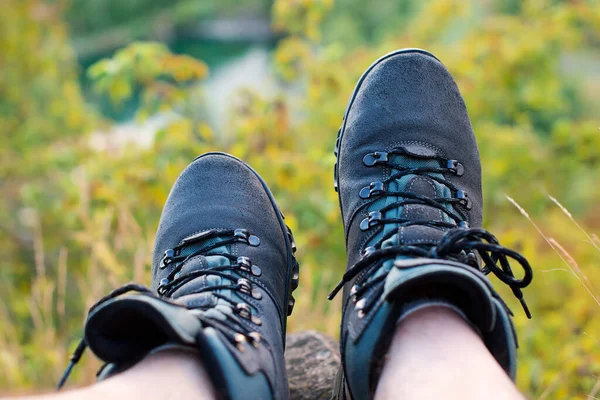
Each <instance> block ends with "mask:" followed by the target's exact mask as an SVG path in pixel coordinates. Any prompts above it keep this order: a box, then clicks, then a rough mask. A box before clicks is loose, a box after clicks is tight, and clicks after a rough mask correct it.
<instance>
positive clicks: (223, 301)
mask: <svg viewBox="0 0 600 400" xmlns="http://www.w3.org/2000/svg"><path fill="white" fill-rule="evenodd" d="M283 218H284V217H283V214H282V213H281V211H280V210H279V208H278V207H277V205H276V203H275V200H274V199H273V196H272V194H271V192H270V191H269V189H268V188H267V185H266V184H265V183H264V181H263V180H262V179H261V178H260V177H259V176H258V174H257V173H256V172H254V171H253V170H252V169H251V168H250V167H249V166H248V165H246V164H244V163H243V162H242V161H240V160H238V159H237V158H234V157H232V156H229V155H226V154H221V153H209V154H205V155H203V156H200V157H198V158H197V159H196V160H194V162H192V163H191V164H190V165H189V166H188V167H187V168H186V169H185V170H184V171H183V173H182V174H181V175H180V177H179V178H178V179H177V181H176V182H175V185H174V186H173V189H172V190H171V193H170V195H169V198H168V199H167V202H166V204H165V207H164V210H163V213H162V216H161V220H160V225H159V227H158V232H157V234H156V242H155V250H154V258H153V266H152V289H147V288H144V287H142V286H139V285H135V284H130V285H126V286H124V287H123V288H121V289H118V290H116V291H115V292H113V293H111V294H110V295H109V296H107V297H105V298H104V299H102V300H101V301H99V302H98V303H97V305H96V306H94V307H93V308H92V309H91V310H90V313H89V315H88V318H87V321H86V324H85V339H84V342H82V344H81V346H80V347H79V348H78V350H77V351H76V353H75V354H74V357H73V360H74V362H76V361H77V360H78V359H79V357H80V356H81V353H82V352H83V349H84V348H85V346H86V345H87V346H89V347H90V348H91V350H92V351H93V352H94V354H95V355H96V356H97V357H98V358H100V359H101V360H103V361H104V362H105V363H106V365H105V367H104V368H103V370H102V371H101V373H100V377H101V378H102V377H106V376H109V375H112V374H115V373H118V372H120V371H122V370H124V369H126V368H129V367H130V366H131V365H133V364H135V363H137V362H139V361H140V360H141V359H143V358H144V357H146V356H147V355H149V354H151V353H155V352H158V351H163V350H167V349H172V348H181V349H187V350H189V351H192V352H197V353H198V357H199V358H200V359H201V360H202V362H203V363H204V365H205V367H206V370H207V372H208V373H209V375H210V376H211V379H212V381H213V384H214V386H215V389H216V392H217V393H219V394H220V395H221V396H222V398H225V399H250V398H251V399H277V400H279V399H286V398H288V386H287V377H286V369H285V361H284V357H283V353H284V347H285V327H286V318H287V316H288V315H289V314H290V313H291V312H292V308H293V306H294V299H293V297H292V291H293V290H294V289H295V288H296V287H297V285H298V264H297V262H296V260H295V257H294V252H295V250H296V249H295V244H294V240H293V237H292V233H291V231H290V230H289V228H287V227H286V225H285V224H284V221H283ZM132 292H134V293H132ZM70 368H71V366H70V367H69V369H70ZM67 374H68V373H67ZM63 381H64V380H63ZM61 383H63V382H61Z"/></svg>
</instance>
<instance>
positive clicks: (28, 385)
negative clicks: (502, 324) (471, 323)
mask: <svg viewBox="0 0 600 400" xmlns="http://www.w3.org/2000/svg"><path fill="white" fill-rule="evenodd" d="M102 3H104V4H102ZM143 3H144V2H141V1H135V2H134V1H132V2H94V1H73V2H71V3H70V4H69V3H68V2H65V1H53V2H50V1H47V2H46V1H42V0H5V1H3V2H0V16H1V17H0V18H2V20H1V21H0V132H2V140H3V145H2V146H1V147H0V188H1V190H2V191H1V193H2V199H1V200H0V242H1V243H2V246H0V260H2V261H0V394H1V393H2V392H4V391H6V392H10V393H18V392H20V391H32V390H39V389H47V388H50V387H52V386H53V384H54V383H55V382H56V381H57V379H58V377H59V375H60V373H61V372H62V367H63V366H64V365H65V364H66V360H67V358H68V350H69V349H72V347H73V345H74V342H75V341H76V340H77V337H78V335H80V334H81V326H82V322H83V319H84V317H85V312H86V309H87V308H88V307H89V306H90V305H91V304H92V303H93V302H95V301H96V300H97V299H98V298H100V297H101V296H103V295H104V294H105V293H106V292H107V291H108V290H110V289H111V288H113V287H116V286H119V285H120V284H122V283H124V282H126V281H128V280H135V281H140V282H145V283H147V282H148V278H149V268H150V267H149V263H150V259H151V252H152V244H153V236H154V232H155V229H156V226H157V223H158V217H159V215H160V210H161V207H162V204H163V203H164V201H165V199H166V196H167V194H168V191H169V189H170V185H171V184H172V183H173V181H174V180H175V179H176V177H177V175H178V174H179V172H180V171H181V170H182V169H183V168H184V167H185V165H187V163H188V162H189V161H190V160H191V159H192V158H193V157H194V156H196V155H197V154H199V153H203V152H206V151H211V150H220V151H228V152H231V153H233V154H235V155H236V156H238V157H241V158H243V159H245V160H247V161H248V162H249V163H250V164H251V165H252V166H253V167H254V168H255V169H257V170H258V172H259V173H260V174H261V175H262V176H263V177H264V178H265V179H266V181H267V182H268V183H269V184H270V186H271V187H272V189H273V192H274V194H275V196H276V197H277V199H278V201H279V203H280V206H281V207H282V209H283V210H284V212H285V213H286V216H287V221H288V223H289V224H290V226H291V227H292V229H293V230H294V232H295V236H296V238H297V242H298V246H299V258H300V262H301V277H300V279H301V283H300V289H299V291H300V293H299V296H298V306H297V308H296V310H297V311H296V312H295V315H294V316H292V318H291V319H290V329H291V330H297V329H305V328H315V329H320V330H323V331H325V332H327V333H330V334H332V335H336V334H337V328H338V323H339V311H340V304H339V299H338V300H337V301H334V302H327V301H326V300H325V296H326V294H327V292H328V290H329V289H331V287H332V286H333V285H334V284H335V282H337V280H338V279H339V277H340V275H341V274H342V271H343V269H344V266H345V261H344V257H345V253H344V252H345V250H344V240H343V232H342V229H341V222H340V220H339V216H338V214H339V211H338V208H337V207H338V206H337V196H336V194H335V192H334V191H333V189H332V168H333V163H334V157H333V154H332V150H333V144H334V140H335V134H336V131H337V129H338V127H339V124H340V122H341V116H342V113H343V110H344V108H345V105H346V102H347V100H348V97H349V95H350V93H351V91H352V88H353V86H354V84H355V82H356V79H357V78H358V77H359V76H360V74H361V73H362V72H363V70H364V69H365V68H366V67H367V66H368V65H369V64H370V63H371V62H372V61H373V60H374V59H375V58H377V57H378V56H380V55H382V54H384V53H386V52H389V51H392V50H394V49H396V48H400V47H423V48H427V49H429V50H431V51H433V52H434V53H435V54H436V55H437V56H438V57H439V58H440V59H442V60H443V61H444V62H445V64H446V65H447V66H448V68H449V69H450V71H451V72H452V73H453V75H454V76H455V78H456V80H457V83H458V85H459V87H460V88H461V91H462V92H463V95H464V97H465V100H466V103H467V106H468V108H469V112H470V115H471V118H472V122H473V126H474V129H475V132H476V135H477V139H478V142H479V145H480V152H481V156H482V163H483V172H484V190H485V193H484V199H485V226H486V228H488V229H489V230H491V231H492V232H494V233H495V234H496V235H497V236H498V237H499V238H500V241H501V242H502V243H503V244H505V245H507V246H511V247H513V248H515V249H517V250H519V251H522V252H523V253H524V254H525V255H526V256H527V257H528V258H529V259H530V262H531V264H532V265H533V266H534V270H535V272H536V278H535V280H534V283H533V284H532V286H531V287H530V288H528V289H527V290H526V292H525V295H526V297H527V299H528V302H529V303H530V306H531V308H532V312H533V314H534V319H533V320H531V321H528V320H526V318H525V317H524V316H523V315H521V314H520V313H519V312H517V315H516V324H517V329H518V331H519V334H520V336H519V339H520V345H521V349H520V353H519V362H520V372H519V375H518V386H519V388H520V389H521V390H523V391H524V393H525V394H526V395H527V396H529V397H532V398H546V399H548V398H556V399H565V398H569V399H585V398H587V397H588V396H590V395H591V396H595V395H596V394H597V393H598V389H599V388H600V386H599V384H598V382H599V379H598V376H599V375H600V303H599V302H598V301H597V299H598V297H600V291H598V290H596V288H597V287H599V286H600V269H599V268H598V262H599V261H600V240H599V239H598V237H597V236H594V232H596V233H597V232H598V231H599V230H600V217H599V215H600V206H599V205H598V204H599V201H600V188H599V187H598V185H597V182H598V179H599V178H600V130H599V125H600V123H599V121H598V118H597V117H598V115H597V110H598V105H599V104H600V99H599V97H598V93H595V92H590V91H589V90H586V89H587V88H588V86H590V85H594V84H596V85H597V79H598V76H595V77H594V76H584V75H583V74H580V73H578V71H577V69H576V68H575V69H574V68H573V67H572V65H573V63H572V62H570V61H572V60H578V59H579V58H580V57H592V58H593V57H596V58H595V60H597V59H598V58H597V57H599V52H600V49H599V44H600V31H599V30H598V27H599V26H600V5H599V4H598V2H596V1H584V0H578V1H555V0H527V1H486V2H475V1H471V2H469V1H461V0H430V1H423V2H418V1H409V0H399V1H396V2H389V1H375V2H373V4H370V5H369V6H368V7H365V3H364V2H363V1H358V0H337V1H336V2H335V4H334V2H333V0H302V1H300V0H277V1H276V2H275V3H274V5H273V26H274V29H276V30H279V31H281V33H283V34H285V35H286V36H285V38H284V39H282V40H281V41H280V42H279V44H278V46H277V48H276V49H275V52H274V54H273V63H274V68H275V71H276V73H277V81H278V91H276V93H274V94H271V95H268V96H267V95H263V94H260V93H256V92H253V91H250V90H242V91H240V92H239V93H238V94H237V95H236V96H235V97H234V98H233V99H232V101H231V105H230V109H229V118H228V121H229V122H228V124H227V126H226V127H225V128H224V129H216V128H214V127H211V126H210V125H209V124H208V123H207V118H206V104H207V102H209V101H210V99H207V98H205V97H204V96H203V91H202V79H204V78H206V76H207V73H208V71H207V68H206V66H205V65H204V64H203V63H202V62H201V61H199V60H195V59H192V58H190V57H187V56H179V55H174V54H172V53H170V52H169V50H168V49H167V48H166V47H165V46H164V45H161V44H154V43H133V44H131V45H129V46H127V47H125V48H123V49H121V50H119V51H118V52H117V53H116V54H115V55H114V56H113V57H112V58H110V59H106V60H103V61H101V62H99V63H97V64H95V65H94V66H92V67H91V68H90V69H89V70H88V71H87V77H88V79H89V80H90V81H91V82H92V84H93V86H94V88H95V90H96V91H97V92H98V93H100V94H103V95H106V96H108V97H109V98H110V99H111V101H113V102H114V103H116V104H119V103H120V102H122V101H124V100H127V98H128V97H130V96H131V95H132V93H140V96H141V98H142V102H141V106H140V109H139V111H138V116H137V118H138V120H139V121H143V120H145V119H146V118H148V117H150V116H152V115H155V114H156V113H160V114H161V115H165V116H168V118H166V120H167V123H166V124H165V126H164V127H163V128H161V130H160V131H159V132H158V133H157V134H156V136H155V137H154V140H153V141H152V143H151V145H149V146H141V145H139V144H136V143H129V142H122V141H119V140H118V139H119V138H115V137H114V135H113V134H111V133H101V132H106V131H107V130H108V129H109V128H110V126H111V124H112V122H111V121H109V120H107V119H106V118H105V117H102V116H101V115H99V113H98V112H97V111H95V109H94V107H93V106H91V105H89V104H87V103H86V101H85V100H84V98H83V96H82V94H81V86H80V82H79V81H78V78H77V63H76V59H75V55H74V53H73V50H72V48H71V46H70V43H71V42H70V36H69V26H68V25H67V24H66V23H65V18H66V17H65V16H69V17H70V19H71V20H72V19H73V18H74V16H77V15H79V14H78V13H80V12H81V13H82V14H81V15H82V21H84V20H85V18H91V19H90V22H89V24H90V26H93V25H94V24H93V18H94V17H93V16H90V15H88V14H86V13H84V12H83V11H81V10H82V9H84V8H86V7H92V6H94V7H115V10H116V11H114V15H115V18H116V19H120V18H124V19H123V20H121V21H120V22H124V23H126V22H127V19H128V18H129V15H132V14H131V13H133V11H131V10H133V9H134V5H135V6H139V5H140V4H143ZM158 3H159V2H156V3H153V4H156V7H158ZM160 3H161V4H162V3H163V2H160ZM176 3H177V4H176V5H175V6H174V8H177V5H178V4H179V3H182V4H183V3H185V2H183V1H179V2H176ZM197 3H201V2H197ZM169 4H172V3H171V2H169ZM257 4H258V2H257ZM261 4H262V3H261ZM69 7H71V8H69ZM128 10H129V11H128ZM130 11H131V12H130ZM128 13H129V14H128ZM134 14H135V13H134ZM111 15H112V14H111ZM86 24H87V23H86ZM86 24H82V26H83V25H86ZM74 29H75V30H77V29H80V27H77V26H76V27H75V28H74ZM593 59H594V58H593ZM565 65H567V67H565ZM569 65H570V66H571V67H568V66H569ZM593 79H596V81H595V82H596V83H594V82H592V80H593ZM594 94H595V96H594ZM506 195H509V196H511V197H512V198H514V199H515V200H516V201H517V202H518V203H519V204H520V205H521V206H522V207H523V208H524V210H525V211H523V212H527V213H528V214H527V215H524V214H522V213H520V212H519V210H518V209H517V208H516V207H514V205H513V204H511V203H510V202H509V201H508V200H507V199H506ZM549 195H552V196H554V198H556V199H558V201H560V202H561V203H562V204H564V205H565V206H566V207H567V209H568V210H569V211H566V209H565V210H563V209H561V207H559V206H558V205H557V204H556V203H554V202H553V201H552V198H550V197H549ZM570 212H572V213H573V216H571V214H570ZM528 218H529V219H530V220H528ZM575 221H577V222H575ZM532 222H533V223H535V224H536V225H535V226H534V225H533V224H532ZM578 224H579V225H578ZM536 227H537V228H538V229H539V230H540V231H538V230H536ZM540 233H543V234H540ZM498 286H499V288H498V289H499V290H500V291H502V293H504V294H506V298H507V300H508V301H509V304H510V305H511V306H513V307H514V308H515V310H517V311H518V305H517V304H516V303H515V302H513V300H512V299H511V297H510V295H509V292H508V291H506V290H505V288H502V287H501V286H502V285H498ZM81 364H82V365H81V366H80V367H79V368H78V369H76V371H75V374H74V376H73V382H74V383H77V384H86V383H91V382H92V381H93V379H94V372H95V369H96V368H97V367H98V363H97V362H96V361H94V360H93V359H92V357H89V356H88V357H86V358H84V360H83V361H82V363H81Z"/></svg>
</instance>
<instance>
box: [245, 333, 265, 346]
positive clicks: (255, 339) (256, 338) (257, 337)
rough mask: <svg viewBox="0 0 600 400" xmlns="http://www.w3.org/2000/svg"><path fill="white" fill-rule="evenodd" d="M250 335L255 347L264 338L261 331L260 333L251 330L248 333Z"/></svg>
mask: <svg viewBox="0 0 600 400" xmlns="http://www.w3.org/2000/svg"><path fill="white" fill-rule="evenodd" d="M248 336H249V337H250V338H251V339H252V344H253V345H254V347H258V344H259V343H260V342H261V340H262V336H261V335H260V333H258V332H250V333H249V334H248Z"/></svg>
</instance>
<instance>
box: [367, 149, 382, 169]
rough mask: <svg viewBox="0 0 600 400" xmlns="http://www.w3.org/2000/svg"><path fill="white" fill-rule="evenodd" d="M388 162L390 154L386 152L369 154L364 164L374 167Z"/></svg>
mask: <svg viewBox="0 0 600 400" xmlns="http://www.w3.org/2000/svg"><path fill="white" fill-rule="evenodd" d="M387 161H388V153H386V152H384V151H375V152H373V153H369V154H367V155H366V156H364V157H363V164H365V165H366V166H367V167H372V166H373V165H375V164H377V163H381V162H387Z"/></svg>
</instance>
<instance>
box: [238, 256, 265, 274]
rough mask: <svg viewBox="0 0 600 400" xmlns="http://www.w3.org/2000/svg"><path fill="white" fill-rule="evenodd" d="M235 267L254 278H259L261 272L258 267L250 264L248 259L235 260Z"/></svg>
mask: <svg viewBox="0 0 600 400" xmlns="http://www.w3.org/2000/svg"><path fill="white" fill-rule="evenodd" d="M237 265H238V266H239V267H240V269H241V270H242V271H245V272H248V273H251V274H252V275H254V276H261V275H262V271H261V269H260V268H259V267H258V265H254V264H252V261H250V259H249V258H248V257H244V256H240V257H238V258H237Z"/></svg>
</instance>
